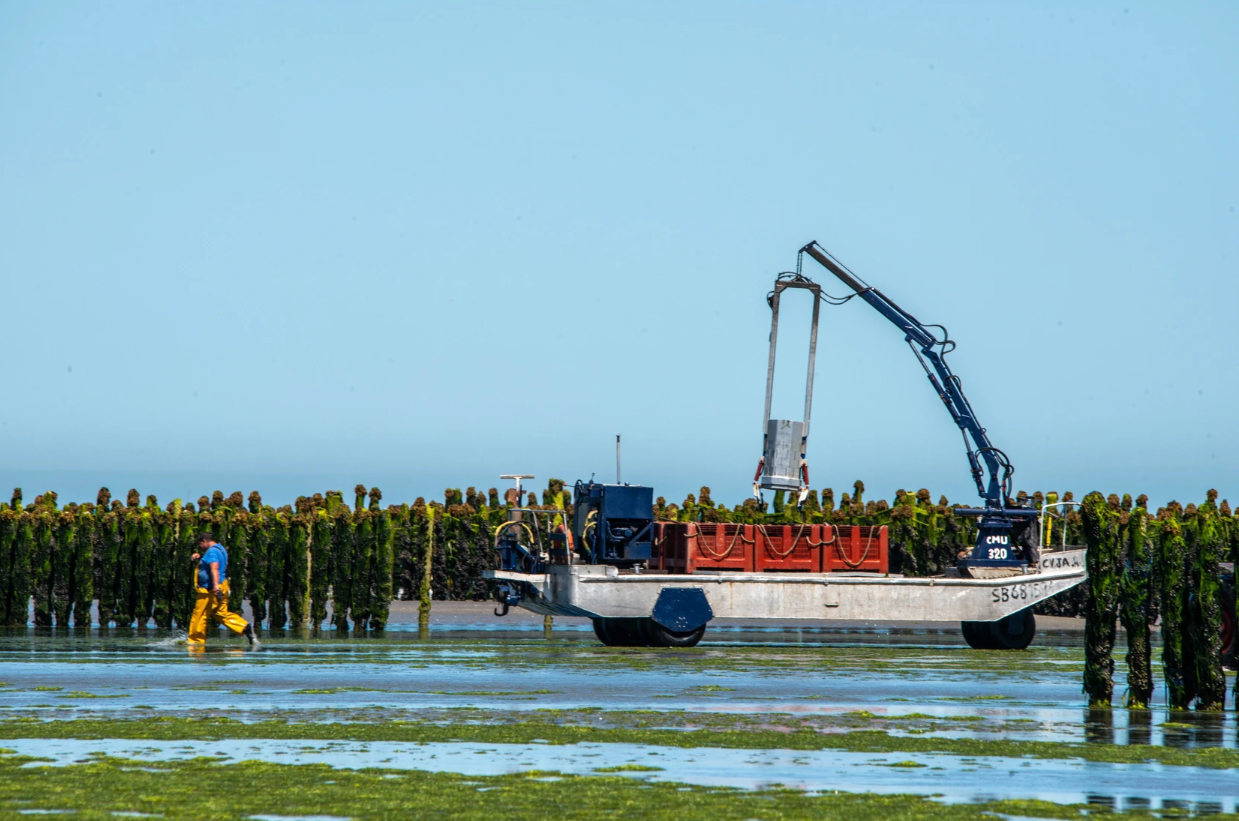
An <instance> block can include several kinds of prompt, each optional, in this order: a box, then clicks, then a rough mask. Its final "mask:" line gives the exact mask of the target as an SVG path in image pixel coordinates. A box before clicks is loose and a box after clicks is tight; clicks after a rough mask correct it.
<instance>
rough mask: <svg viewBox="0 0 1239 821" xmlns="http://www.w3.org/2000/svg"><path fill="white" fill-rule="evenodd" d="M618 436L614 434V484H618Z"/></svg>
mask: <svg viewBox="0 0 1239 821" xmlns="http://www.w3.org/2000/svg"><path fill="white" fill-rule="evenodd" d="M619 445H620V435H619V434H618V433H617V434H615V484H617V485H618V484H619V483H620V457H619V453H620V451H619Z"/></svg>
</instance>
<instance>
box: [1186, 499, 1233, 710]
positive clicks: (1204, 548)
mask: <svg viewBox="0 0 1239 821" xmlns="http://www.w3.org/2000/svg"><path fill="white" fill-rule="evenodd" d="M1222 557H1223V548H1222V541H1221V535H1220V533H1219V527H1218V515H1217V491H1216V490H1210V491H1209V493H1208V500H1207V501H1206V502H1205V503H1204V504H1203V505H1201V506H1200V507H1199V508H1198V509H1197V510H1196V546H1195V550H1193V551H1192V568H1191V593H1190V595H1189V597H1188V601H1189V602H1190V605H1191V616H1192V647H1193V649H1194V650H1195V651H1196V653H1195V655H1196V709H1197V710H1201V711H1204V712H1217V711H1220V710H1222V709H1223V708H1224V707H1225V704H1226V674H1225V673H1224V672H1223V670H1222V593H1221V578H1220V574H1219V572H1218V563H1219V562H1221V561H1222Z"/></svg>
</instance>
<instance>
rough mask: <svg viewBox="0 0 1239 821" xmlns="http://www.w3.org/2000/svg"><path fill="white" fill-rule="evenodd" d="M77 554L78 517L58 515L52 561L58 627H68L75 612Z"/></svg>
mask: <svg viewBox="0 0 1239 821" xmlns="http://www.w3.org/2000/svg"><path fill="white" fill-rule="evenodd" d="M44 495H45V496H46V495H47V494H44ZM53 510H54V508H53ZM76 554H77V517H76V516H75V515H74V514H73V513H71V512H70V511H68V510H66V511H64V512H62V513H59V514H57V515H56V538H55V555H54V557H53V560H52V576H53V578H52V595H53V601H52V611H53V612H54V613H55V614H56V626H57V627H68V626H69V616H70V614H71V613H72V612H73V560H74V558H75V557H76Z"/></svg>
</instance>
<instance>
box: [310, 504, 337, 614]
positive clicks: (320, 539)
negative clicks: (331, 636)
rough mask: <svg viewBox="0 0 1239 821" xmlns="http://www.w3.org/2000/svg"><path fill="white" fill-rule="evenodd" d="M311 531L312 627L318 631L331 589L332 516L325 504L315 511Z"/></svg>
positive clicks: (325, 612)
mask: <svg viewBox="0 0 1239 821" xmlns="http://www.w3.org/2000/svg"><path fill="white" fill-rule="evenodd" d="M313 515H314V524H313V529H312V530H311V532H310V627H312V628H313V629H314V630H315V631H317V630H318V629H319V628H320V627H322V625H323V622H324V621H326V619H327V600H328V596H329V595H330V591H331V570H332V568H331V552H332V551H331V517H330V516H329V515H328V513H327V508H326V506H324V507H323V508H320V509H319V510H316V511H315V512H314V514H313Z"/></svg>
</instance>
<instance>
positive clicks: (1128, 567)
mask: <svg viewBox="0 0 1239 821" xmlns="http://www.w3.org/2000/svg"><path fill="white" fill-rule="evenodd" d="M1147 504H1148V497H1147V496H1144V495H1141V496H1140V498H1139V499H1137V500H1136V506H1135V508H1133V509H1132V511H1131V513H1130V514H1129V515H1128V519H1127V561H1126V562H1125V563H1124V566H1123V576H1122V581H1121V583H1120V588H1119V590H1120V595H1119V617H1120V619H1121V620H1122V622H1123V630H1124V631H1125V632H1126V633H1127V690H1128V693H1127V707H1128V708H1129V709H1132V710H1147V709H1148V708H1149V699H1150V698H1152V696H1153V670H1152V666H1151V659H1150V644H1149V624H1150V622H1151V621H1152V619H1151V612H1152V607H1151V605H1152V601H1153V554H1154V545H1153V542H1152V540H1151V539H1150V537H1149V529H1148V510H1147V509H1146V507H1145V506H1146V505H1147Z"/></svg>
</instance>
